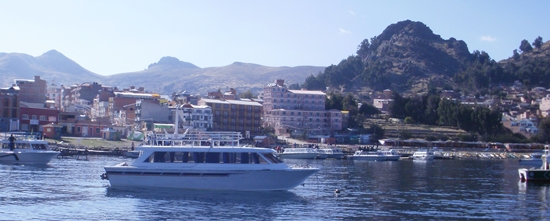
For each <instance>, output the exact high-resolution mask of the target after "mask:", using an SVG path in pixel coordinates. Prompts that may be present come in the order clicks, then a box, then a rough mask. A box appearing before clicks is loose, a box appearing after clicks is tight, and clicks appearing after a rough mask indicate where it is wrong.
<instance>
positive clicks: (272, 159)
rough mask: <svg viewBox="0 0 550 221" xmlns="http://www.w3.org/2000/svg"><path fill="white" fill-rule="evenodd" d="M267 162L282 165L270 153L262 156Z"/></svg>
mask: <svg viewBox="0 0 550 221" xmlns="http://www.w3.org/2000/svg"><path fill="white" fill-rule="evenodd" d="M262 155H263V156H264V157H265V158H266V159H267V160H269V161H270V162H271V163H282V162H283V161H281V160H279V159H277V157H275V155H273V154H272V153H264V154H262Z"/></svg>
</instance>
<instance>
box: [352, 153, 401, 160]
mask: <svg viewBox="0 0 550 221" xmlns="http://www.w3.org/2000/svg"><path fill="white" fill-rule="evenodd" d="M400 157H401V155H399V154H397V153H396V152H395V151H394V150H377V151H364V150H358V151H355V153H354V154H353V155H351V156H349V158H350V159H353V160H367V161H397V160H399V158H400Z"/></svg>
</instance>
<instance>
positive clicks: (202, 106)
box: [0, 76, 550, 145]
mask: <svg viewBox="0 0 550 221" xmlns="http://www.w3.org/2000/svg"><path fill="white" fill-rule="evenodd" d="M501 89H502V91H505V92H506V93H507V96H506V97H507V98H510V99H497V98H494V97H490V98H485V97H479V96H478V97H474V96H463V95H461V94H459V93H456V92H454V91H451V90H445V91H442V92H441V94H440V96H441V97H442V98H447V99H453V100H456V101H459V102H461V103H462V104H467V105H482V106H488V107H492V106H495V105H496V106H500V107H505V109H507V110H510V111H508V112H505V113H503V115H502V123H503V125H504V126H505V127H507V128H509V129H511V130H512V131H513V132H516V133H521V134H523V135H524V136H526V137H530V136H531V135H534V134H536V133H537V131H538V129H537V125H538V122H539V121H540V119H539V116H542V117H546V116H548V114H549V113H550V95H549V92H548V90H547V89H545V88H541V87H536V88H533V89H532V90H530V91H529V92H528V93H527V94H525V93H523V91H525V90H524V89H523V88H522V85H521V83H516V84H514V85H513V86H510V87H502V88H501ZM0 93H1V94H0V96H1V99H2V102H0V116H1V118H0V132H3V133H7V132H16V131H17V132H30V133H36V132H38V133H40V134H42V135H43V136H44V137H46V138H52V139H60V138H61V137H62V136H72V137H97V138H103V139H107V140H119V139H129V140H140V139H142V138H143V136H144V135H145V134H147V132H152V131H155V132H163V131H165V130H166V129H171V130H173V127H174V125H175V124H174V122H175V121H176V120H178V124H177V125H179V126H180V129H182V128H186V127H192V128H195V129H198V130H205V131H206V130H208V131H238V132H241V133H242V134H243V136H244V137H245V138H247V139H251V140H252V139H254V141H256V142H260V143H263V144H264V145H269V144H271V143H272V142H273V140H270V139H271V137H269V136H266V135H267V133H268V132H266V130H265V128H271V129H272V131H270V132H271V133H272V134H273V135H275V136H277V137H297V136H298V135H299V136H300V137H302V138H305V140H307V141H310V142H322V143H328V144H342V143H350V137H351V136H355V137H359V139H358V140H357V141H356V142H355V143H368V142H369V141H370V140H369V135H366V134H364V135H361V134H359V135H358V134H353V130H348V128H347V121H348V115H349V113H348V111H345V110H344V111H342V110H336V109H332V110H326V109H325V98H326V96H327V94H326V93H325V92H323V91H313V90H304V89H302V90H290V89H289V88H287V86H286V85H285V82H284V80H283V79H277V80H275V81H274V82H273V83H270V84H267V85H265V87H264V89H263V91H262V92H261V93H260V95H259V96H258V97H257V98H248V99H245V98H239V96H238V94H237V91H236V90H234V89H229V90H228V91H213V92H209V93H208V94H207V95H205V96H201V95H194V94H191V93H188V92H185V91H183V92H174V93H173V94H172V95H162V94H157V93H154V92H148V91H146V89H145V88H144V87H134V86H132V87H130V88H117V87H110V86H106V85H101V84H99V83H97V82H84V83H81V84H76V85H70V86H63V85H56V84H55V83H53V82H46V81H45V80H43V79H41V78H40V76H35V77H34V79H16V80H14V83H13V85H11V86H9V87H4V88H1V89H0ZM372 97H373V99H372V102H373V103H372V105H373V106H374V107H376V108H378V109H379V110H380V111H382V113H384V112H385V111H387V110H388V106H389V105H391V103H392V91H390V90H384V91H381V92H379V93H375V94H373V96H372ZM392 120H396V121H397V122H399V119H392Z"/></svg>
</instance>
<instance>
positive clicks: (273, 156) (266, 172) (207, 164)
mask: <svg viewBox="0 0 550 221" xmlns="http://www.w3.org/2000/svg"><path fill="white" fill-rule="evenodd" d="M12 136H13V135H12ZM241 139H242V136H241V134H240V133H239V132H204V131H203V132H200V131H195V132H189V131H187V132H186V133H184V134H181V135H180V134H177V133H175V134H158V135H157V136H156V137H155V138H154V139H153V140H151V141H149V142H148V143H146V144H143V145H140V146H138V147H137V148H136V150H135V151H133V154H135V155H136V157H137V158H136V159H135V160H134V161H133V162H131V163H126V162H122V163H119V164H117V165H114V166H105V167H104V170H105V173H103V174H102V175H101V178H103V179H106V180H108V181H109V183H110V185H111V187H115V188H117V187H119V188H124V187H168V188H184V189H208V190H249V191H250V190H252V191H264V190H288V189H292V188H294V187H296V186H298V185H300V184H303V183H304V181H305V180H306V179H307V178H308V177H310V176H311V175H313V174H315V173H317V172H318V171H319V168H314V167H309V166H294V165H287V164H285V163H284V162H283V161H282V160H281V159H327V158H335V159H343V158H349V159H352V160H360V161H361V160H364V161H397V160H400V159H401V158H403V157H404V156H403V155H401V154H399V153H398V152H397V151H395V150H391V149H388V150H372V151H368V150H357V151H356V152H355V153H354V154H353V155H349V156H346V155H345V153H344V152H343V151H342V150H341V149H340V148H337V147H322V148H305V147H303V148H286V149H284V151H282V152H281V153H277V152H276V151H275V150H273V149H269V148H261V147H251V146H242V145H240V143H239V140H241ZM0 144H1V147H2V148H1V149H0V163H9V164H47V163H49V162H50V161H51V160H52V159H53V158H55V157H56V156H58V155H59V154H60V152H59V151H56V150H52V148H50V146H49V145H48V142H47V141H45V140H39V139H36V138H34V137H32V136H30V137H24V136H18V137H13V138H11V137H9V138H8V137H4V139H0ZM440 153H441V152H439V153H438V151H434V150H433V149H418V150H417V151H415V152H414V153H413V154H412V155H411V156H409V157H408V158H410V159H412V160H419V161H427V160H433V159H437V158H438V157H439V158H441V157H443V155H441V154H440ZM548 153H549V152H548V146H546V149H545V150H544V151H543V152H541V153H534V154H532V155H531V158H530V159H522V160H521V161H520V165H526V164H527V163H528V165H537V164H538V165H540V167H539V168H535V167H532V168H520V169H518V173H519V177H520V180H521V181H523V182H527V181H534V182H550V162H549V161H548V160H549V159H548V157H547V156H548ZM259 178H261V179H259Z"/></svg>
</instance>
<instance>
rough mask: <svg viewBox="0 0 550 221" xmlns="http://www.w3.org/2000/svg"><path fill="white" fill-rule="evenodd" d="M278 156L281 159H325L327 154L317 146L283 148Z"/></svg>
mask: <svg viewBox="0 0 550 221" xmlns="http://www.w3.org/2000/svg"><path fill="white" fill-rule="evenodd" d="M279 156H280V157H281V158H283V159H326V158H327V157H328V154H327V153H325V152H324V151H321V150H320V149H317V148H309V147H297V148H285V149H284V151H283V152H282V153H279Z"/></svg>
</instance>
